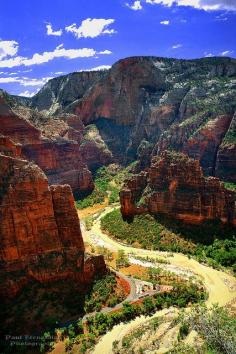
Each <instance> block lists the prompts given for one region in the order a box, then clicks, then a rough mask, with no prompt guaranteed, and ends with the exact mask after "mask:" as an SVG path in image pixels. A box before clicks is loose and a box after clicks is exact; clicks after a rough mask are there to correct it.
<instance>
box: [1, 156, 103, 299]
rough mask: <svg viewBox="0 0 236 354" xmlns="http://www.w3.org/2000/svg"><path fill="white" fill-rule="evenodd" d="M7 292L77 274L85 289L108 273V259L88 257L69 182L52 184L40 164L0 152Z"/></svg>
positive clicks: (3, 283)
mask: <svg viewBox="0 0 236 354" xmlns="http://www.w3.org/2000/svg"><path fill="white" fill-rule="evenodd" d="M0 191H1V193H0V240H1V253H0V260H1V268H0V277H1V287H0V292H1V294H7V295H8V296H14V295H15V294H16V293H17V292H18V291H19V290H20V289H21V288H22V286H24V284H26V283H28V282H29V281H30V280H31V279H34V280H37V281H39V282H48V281H54V280H58V279H65V278H72V279H74V280H75V281H77V282H80V284H81V290H82V289H83V288H84V287H85V286H86V284H89V283H90V282H91V281H92V279H93V277H94V276H95V274H99V273H100V274H102V273H104V272H105V269H106V267H105V263H104V260H103V258H102V257H95V258H94V257H90V258H88V259H87V258H85V254H84V243H83V239H82V235H81V231H80V224H79V219H78V215H77V212H76V209H75V206H74V199H73V195H72V192H71V188H70V186H69V185H62V186H59V185H56V186H54V185H52V186H49V185H48V180H47V177H46V175H45V174H44V173H43V171H42V170H41V169H40V168H39V167H38V166H37V165H35V164H34V163H32V162H29V161H26V160H23V159H20V158H15V157H10V156H6V155H3V154H0Z"/></svg>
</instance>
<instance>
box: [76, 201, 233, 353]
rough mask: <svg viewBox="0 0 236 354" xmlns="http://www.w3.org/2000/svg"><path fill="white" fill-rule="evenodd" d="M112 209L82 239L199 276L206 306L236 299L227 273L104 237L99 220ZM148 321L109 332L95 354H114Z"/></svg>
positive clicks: (189, 260)
mask: <svg viewBox="0 0 236 354" xmlns="http://www.w3.org/2000/svg"><path fill="white" fill-rule="evenodd" d="M112 209H113V208H112V207H107V208H106V209H105V211H104V212H103V213H102V214H101V215H100V216H99V217H98V218H97V220H95V222H94V224H93V227H92V229H91V230H90V231H86V230H84V232H83V235H84V238H85V241H86V242H88V243H91V244H93V245H94V244H96V242H99V244H100V245H103V246H104V247H106V248H109V249H111V250H113V251H114V250H116V251H117V250H120V249H122V250H124V251H125V253H127V254H130V253H132V255H133V256H135V255H136V256H144V257H146V256H148V257H153V258H156V257H163V256H164V257H165V259H167V260H168V261H170V264H171V265H173V266H175V267H181V268H185V269H186V270H188V271H191V272H193V273H195V274H196V275H198V276H200V278H201V279H202V281H203V283H204V285H205V286H206V289H207V291H208V293H209V298H208V300H207V302H206V304H207V306H211V305H212V304H214V303H218V304H219V305H220V306H224V305H226V304H227V303H229V302H230V301H232V300H233V299H234V298H236V280H235V278H234V277H233V276H231V275H229V274H227V273H225V272H222V271H218V270H216V269H213V268H210V267H208V266H205V265H203V264H200V263H199V262H197V261H195V260H194V259H189V258H188V257H187V256H185V255H183V254H180V253H174V254H173V253H172V256H170V255H169V254H168V252H160V251H150V250H145V249H138V248H134V247H131V246H126V245H123V244H120V243H119V242H117V241H115V240H114V239H111V238H110V237H109V236H107V235H106V234H104V233H103V232H102V230H101V227H100V219H101V218H102V217H103V216H104V215H105V214H107V213H109V212H110V211H111V210H112ZM160 313H161V312H160V311H158V312H157V313H156V314H155V315H154V316H158V315H160ZM154 316H152V317H154ZM147 318H148V317H144V316H141V317H138V318H136V319H135V320H133V321H130V322H129V323H121V324H119V325H117V326H115V327H114V328H113V329H112V330H111V331H110V332H108V333H107V334H106V335H104V336H103V337H102V338H101V340H100V341H99V343H98V344H97V345H96V347H95V349H94V351H93V353H94V354H100V353H103V354H110V353H112V343H113V341H115V340H118V339H120V338H122V337H123V336H124V335H125V334H126V333H128V332H130V331H131V330H132V329H133V328H134V327H136V326H137V325H139V324H141V323H143V322H144V321H146V320H147ZM150 318H151V317H150Z"/></svg>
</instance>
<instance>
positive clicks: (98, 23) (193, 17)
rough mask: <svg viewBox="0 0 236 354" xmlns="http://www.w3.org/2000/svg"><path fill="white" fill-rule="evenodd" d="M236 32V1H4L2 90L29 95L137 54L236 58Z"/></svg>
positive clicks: (0, 60)
mask: <svg viewBox="0 0 236 354" xmlns="http://www.w3.org/2000/svg"><path fill="white" fill-rule="evenodd" d="M235 38H236V0H140V1H139V0H138V1H137V0H40V1H37V0H34V1H32V0H21V1H17V0H12V1H3V2H2V4H1V12H0V88H3V89H5V90H6V91H8V92H9V93H11V94H21V95H27V96H29V95H32V94H33V93H35V92H37V91H38V90H39V89H40V87H42V85H43V84H44V83H45V82H46V81H47V80H48V79H49V78H51V77H55V76H58V75H62V74H66V73H69V72H73V71H80V70H88V69H94V68H101V69H102V68H107V67H109V66H110V65H112V64H113V63H114V62H116V61H117V60H119V59H121V58H124V57H127V56H133V55H155V56H164V57H174V58H199V57H204V56H216V55H219V56H220V55H221V56H231V57H236V40H235Z"/></svg>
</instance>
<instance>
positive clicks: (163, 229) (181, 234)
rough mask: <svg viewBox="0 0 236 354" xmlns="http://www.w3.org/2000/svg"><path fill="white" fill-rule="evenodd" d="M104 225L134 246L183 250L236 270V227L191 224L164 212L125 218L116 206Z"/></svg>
mask: <svg viewBox="0 0 236 354" xmlns="http://www.w3.org/2000/svg"><path fill="white" fill-rule="evenodd" d="M101 227H102V229H103V230H104V231H105V232H107V233H108V234H109V235H110V236H113V237H115V238H116V239H118V240H119V241H122V242H126V243H127V244H131V245H133V246H134V247H142V248H145V249H152V250H160V251H169V252H182V253H185V254H189V255H192V256H195V257H196V258H197V260H199V261H201V262H205V263H208V264H209V265H211V266H213V267H215V268H217V267H220V266H225V267H231V268H232V270H234V271H236V238H235V236H234V235H235V231H234V230H233V229H231V228H230V227H229V228H228V229H225V228H224V229H222V228H221V225H220V223H219V224H218V223H217V222H215V223H214V224H210V223H206V224H204V225H201V226H193V225H191V226H188V225H183V224H182V223H181V222H179V221H174V220H170V219H168V218H166V217H164V216H160V217H158V218H154V217H153V216H151V215H148V214H147V215H138V216H135V217H134V219H133V221H132V222H126V221H124V220H123V219H122V215H121V213H120V210H118V209H116V210H113V211H112V212H111V213H109V214H106V215H105V216H104V217H103V218H102V220H101ZM222 236H224V237H225V239H222Z"/></svg>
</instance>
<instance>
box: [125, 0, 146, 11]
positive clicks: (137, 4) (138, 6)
mask: <svg viewBox="0 0 236 354" xmlns="http://www.w3.org/2000/svg"><path fill="white" fill-rule="evenodd" d="M126 6H127V7H129V8H130V9H131V10H134V11H138V10H142V8H143V6H142V4H141V1H139V0H137V1H135V2H134V3H133V4H132V5H130V4H128V3H126Z"/></svg>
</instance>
